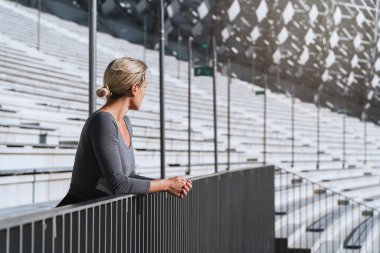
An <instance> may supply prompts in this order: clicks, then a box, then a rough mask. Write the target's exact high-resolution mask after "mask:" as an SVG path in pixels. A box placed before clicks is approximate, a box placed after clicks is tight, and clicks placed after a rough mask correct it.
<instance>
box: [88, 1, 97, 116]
mask: <svg viewBox="0 0 380 253" xmlns="http://www.w3.org/2000/svg"><path fill="white" fill-rule="evenodd" d="M96 7H97V5H96V1H95V0H91V1H89V5H88V23H89V26H88V27H89V54H88V59H89V67H88V69H89V72H88V73H89V89H88V113H89V114H91V113H93V112H94V111H95V109H96V96H95V88H96V30H97V29H96V27H97V23H96V22H97V21H96V20H97V9H96Z"/></svg>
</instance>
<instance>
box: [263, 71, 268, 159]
mask: <svg viewBox="0 0 380 253" xmlns="http://www.w3.org/2000/svg"><path fill="white" fill-rule="evenodd" d="M267 89H268V75H267V74H265V75H264V125H263V131H264V133H263V164H264V165H265V164H266V163H267Z"/></svg>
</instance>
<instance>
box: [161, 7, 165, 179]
mask: <svg viewBox="0 0 380 253" xmlns="http://www.w3.org/2000/svg"><path fill="white" fill-rule="evenodd" d="M164 29H165V27H164V1H163V0H160V141H161V178H165V97H164V95H165V93H164V50H165V30H164Z"/></svg>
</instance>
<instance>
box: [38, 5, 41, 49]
mask: <svg viewBox="0 0 380 253" xmlns="http://www.w3.org/2000/svg"><path fill="white" fill-rule="evenodd" d="M41 1H42V0H38V17H37V50H40V44H41Z"/></svg>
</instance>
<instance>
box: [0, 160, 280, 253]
mask: <svg viewBox="0 0 380 253" xmlns="http://www.w3.org/2000/svg"><path fill="white" fill-rule="evenodd" d="M0 252H5V253H10V252H18V253H19V252H32V253H37V252H38V253H39V252H42V253H51V252H52V253H58V252H73V253H74V252H81V253H82V252H83V253H86V252H164V253H170V252H197V253H198V252H207V253H208V252H217V253H219V252H260V253H262V252H269V253H272V252H274V168H273V167H261V168H250V169H245V170H239V171H229V172H221V173H218V174H213V175H209V176H202V177H198V178H194V179H193V190H192V191H191V192H190V193H189V195H188V196H187V197H186V198H185V199H178V198H175V197H173V196H172V195H170V194H168V193H164V192H162V193H156V194H149V195H147V196H130V195H127V196H117V197H113V198H103V199H99V200H96V201H90V202H86V203H83V204H81V205H70V206H66V207H61V208H56V209H52V210H48V211H42V212H38V213H35V214H30V215H26V216H21V217H14V218H10V219H6V220H0Z"/></svg>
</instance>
